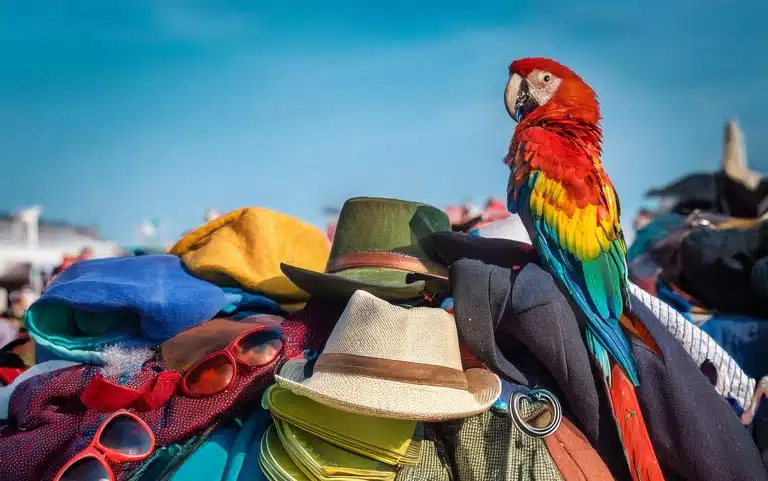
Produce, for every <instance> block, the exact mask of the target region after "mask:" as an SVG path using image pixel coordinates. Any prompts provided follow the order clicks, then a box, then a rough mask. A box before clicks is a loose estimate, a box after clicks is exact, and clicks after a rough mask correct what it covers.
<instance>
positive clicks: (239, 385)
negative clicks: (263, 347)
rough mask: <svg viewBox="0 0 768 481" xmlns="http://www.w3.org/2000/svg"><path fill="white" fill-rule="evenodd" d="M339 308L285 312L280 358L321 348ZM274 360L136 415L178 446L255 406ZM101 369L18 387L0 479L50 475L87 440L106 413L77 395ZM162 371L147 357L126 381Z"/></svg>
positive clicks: (129, 467)
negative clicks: (204, 392)
mask: <svg viewBox="0 0 768 481" xmlns="http://www.w3.org/2000/svg"><path fill="white" fill-rule="evenodd" d="M74 267H76V266H73V268H74ZM343 307H344V306H343V305H342V306H338V305H335V304H333V303H328V302H322V301H319V302H318V301H315V300H310V302H309V303H308V304H307V307H306V308H305V309H303V310H302V311H299V312H296V313H293V314H291V315H290V316H288V317H287V318H286V319H285V321H284V322H283V323H282V324H281V330H282V332H283V335H284V337H285V340H284V348H283V355H284V356H285V357H295V356H298V355H300V354H301V353H302V352H304V350H305V349H314V350H317V349H319V348H320V346H321V345H322V343H323V342H324V340H325V339H326V338H327V336H328V333H329V332H330V330H331V325H332V323H333V322H335V320H336V319H337V318H338V316H339V314H340V310H341V309H343ZM277 364H278V361H276V362H272V363H269V364H267V365H264V366H261V367H251V366H248V365H246V364H242V363H238V366H237V376H235V377H234V378H233V379H232V382H231V384H230V385H229V386H228V387H227V389H226V390H224V391H222V392H219V393H217V394H215V395H211V396H206V397H188V396H185V395H183V394H182V393H179V392H177V393H176V395H175V396H173V397H172V398H170V400H168V402H167V403H166V404H165V405H163V406H162V407H159V408H157V409H153V410H149V411H137V412H136V414H137V415H138V416H139V417H140V418H141V419H143V420H144V421H145V422H146V423H147V424H148V425H149V427H150V428H151V429H152V432H153V433H154V436H155V440H156V443H157V446H158V447H161V446H168V445H171V444H178V443H182V442H184V441H186V440H187V439H189V438H192V437H193V436H196V435H197V434H199V433H201V432H203V431H205V430H206V429H207V428H209V427H210V426H211V425H214V424H216V423H218V422H220V421H222V420H223V419H227V418H228V417H231V416H233V415H234V414H236V413H238V412H240V411H241V410H242V409H244V408H245V407H247V406H251V405H255V404H258V401H259V399H260V397H261V395H262V394H263V391H264V389H265V388H266V387H267V386H268V385H269V384H270V383H272V381H273V379H274V377H273V376H274V369H275V366H276V365H277ZM99 370H100V369H99V366H94V365H81V366H73V367H70V368H67V369H62V370H59V371H55V372H53V373H47V374H44V375H41V376H36V377H35V378H34V379H30V380H28V381H26V382H23V383H21V385H19V386H18V387H17V389H16V390H15V391H14V393H13V396H12V397H11V402H10V408H9V416H8V419H9V422H8V424H7V425H6V426H4V427H2V428H0V429H2V431H1V432H0V459H3V460H6V461H4V462H3V463H0V479H3V480H4V479H13V480H15V481H39V480H40V479H50V478H51V477H53V475H54V474H55V473H56V472H57V471H58V469H59V468H61V466H62V465H63V464H64V463H65V462H67V461H68V460H69V459H71V458H72V456H74V455H75V454H77V452H79V450H82V449H83V448H84V447H85V446H86V445H87V443H88V442H90V440H91V439H92V437H93V430H94V429H95V428H96V427H98V425H99V424H100V423H101V422H102V421H103V420H104V417H105V415H108V413H102V412H99V411H95V410H84V409H83V408H82V403H81V401H80V396H81V394H82V393H83V391H84V390H85V388H86V386H88V384H89V383H90V382H91V381H92V380H93V379H94V377H95V376H96V375H97V374H98V373H99ZM162 372H168V371H164V370H163V367H162V365H161V364H159V363H157V362H154V361H151V362H149V363H147V364H146V365H145V366H144V367H143V369H142V370H141V371H140V372H139V373H137V374H136V375H135V376H132V377H131V379H129V380H128V381H127V382H125V383H124V385H126V386H127V387H132V388H138V387H140V386H143V385H145V384H146V383H148V382H151V381H152V380H153V379H156V378H158V377H159V374H161V373H162ZM40 440H45V443H41V442H40ZM11 459H12V461H11ZM244 463H248V459H246V460H245V461H244ZM138 468H139V464H137V463H115V464H113V465H112V469H113V471H114V472H115V475H116V476H117V479H125V477H127V476H130V475H131V474H132V473H133V471H135V470H137V469H138ZM243 469H245V468H243Z"/></svg>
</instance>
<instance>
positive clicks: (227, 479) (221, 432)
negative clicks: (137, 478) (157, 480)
mask: <svg viewBox="0 0 768 481" xmlns="http://www.w3.org/2000/svg"><path fill="white" fill-rule="evenodd" d="M270 424H271V418H270V417H269V412H268V411H266V410H264V409H263V408H258V409H256V410H255V411H253V412H252V413H251V414H250V415H249V416H248V417H247V418H246V419H245V422H244V423H243V424H242V427H240V425H239V424H238V423H230V424H228V425H226V426H222V427H220V428H219V429H217V430H216V431H214V433H213V434H211V436H210V437H209V438H208V439H207V440H206V441H205V442H204V443H203V444H202V446H200V447H199V448H198V449H197V450H196V451H195V452H194V453H192V454H191V455H190V456H189V457H188V458H187V459H186V460H185V461H184V463H183V464H182V465H181V466H180V467H179V469H178V470H177V471H176V472H175V473H174V474H173V476H172V477H171V478H170V480H171V481H198V480H199V481H218V480H221V481H245V480H248V481H261V480H266V479H267V478H266V476H264V474H263V473H262V471H261V468H260V467H259V441H260V440H261V437H262V436H263V434H264V432H265V431H266V430H267V428H268V427H269V425H270Z"/></svg>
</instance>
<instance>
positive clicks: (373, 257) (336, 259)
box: [280, 197, 451, 301]
mask: <svg viewBox="0 0 768 481" xmlns="http://www.w3.org/2000/svg"><path fill="white" fill-rule="evenodd" d="M450 231H451V223H450V221H449V220H448V216H447V215H446V214H445V212H443V211H442V210H440V209H438V208H437V207H433V206H431V205H427V204H421V203H419V202H408V201H405V200H396V199H380V198H372V197H355V198H353V199H349V200H347V201H346V202H345V203H344V206H343V207H342V208H341V213H340V214H339V221H338V223H337V225H336V233H335V235H334V238H333V246H332V247H331V254H330V257H329V259H328V265H327V266H326V268H325V272H315V271H310V270H307V269H301V268H299V267H295V266H290V265H287V264H281V265H280V268H281V269H282V271H283V273H284V274H285V275H286V276H287V277H288V278H289V279H290V280H291V281H292V282H293V283H294V284H296V285H297V286H299V287H300V288H301V289H303V290H305V291H307V292H309V293H310V294H312V295H315V296H319V297H337V298H346V297H350V296H351V295H352V294H353V293H354V292H355V291H356V290H358V289H362V290H364V291H367V292H369V293H371V294H373V295H374V296H376V297H379V298H381V299H386V300H393V301H394V300H408V299H415V298H417V297H420V296H421V295H422V294H423V293H424V292H433V293H434V292H436V291H437V290H443V289H444V286H445V285H446V279H447V276H448V273H447V269H446V268H445V266H444V264H442V263H441V262H440V260H439V259H440V257H438V256H437V255H436V254H435V253H434V251H433V250H432V248H431V247H430V245H429V244H428V243H427V242H426V237H427V235H429V234H431V233H433V232H450ZM437 286H441V288H440V289H437Z"/></svg>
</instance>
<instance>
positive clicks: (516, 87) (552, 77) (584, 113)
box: [504, 57, 600, 127]
mask: <svg viewBox="0 0 768 481" xmlns="http://www.w3.org/2000/svg"><path fill="white" fill-rule="evenodd" d="M504 103H505V104H506V107H507V112H508V113H509V115H510V117H512V118H513V119H514V120H515V122H517V123H518V127H522V126H523V125H522V124H523V123H525V124H526V126H533V125H536V124H539V123H541V122H543V121H547V120H551V119H553V118H557V117H567V118H568V119H570V120H578V121H582V122H585V123H588V124H597V122H598V121H599V120H600V108H599V105H598V103H597V95H596V94H595V91H594V90H592V88H590V86H589V85H587V83H586V82H584V80H582V79H581V77H579V76H578V75H576V73H574V72H573V71H572V70H571V69H569V68H568V67H566V66H565V65H562V64H560V63H558V62H555V61H554V60H550V59H548V58H541V57H536V58H524V59H520V60H515V61H514V62H512V64H511V65H510V66H509V81H508V82H507V87H506V89H505V90H504Z"/></svg>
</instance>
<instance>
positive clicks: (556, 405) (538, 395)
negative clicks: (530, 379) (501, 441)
mask: <svg viewBox="0 0 768 481" xmlns="http://www.w3.org/2000/svg"><path fill="white" fill-rule="evenodd" d="M521 398H528V399H530V400H533V401H546V402H548V403H549V405H550V407H551V409H552V421H550V423H549V425H547V426H545V427H543V428H537V427H535V426H531V425H530V424H528V423H527V422H526V421H525V419H523V416H522V414H520V399H521ZM509 416H510V417H511V418H512V420H513V421H514V422H515V424H517V427H518V428H519V429H520V431H522V432H523V433H524V434H526V435H527V436H530V437H532V438H546V437H547V436H549V435H551V434H552V433H554V432H555V431H557V428H559V427H560V422H561V421H562V420H563V409H562V407H561V406H560V401H558V400H557V398H556V397H555V396H553V395H552V393H550V392H549V391H546V390H544V389H536V390H532V391H530V395H528V396H526V395H525V394H523V393H521V392H519V391H518V392H513V393H512V395H511V396H510V397H509Z"/></svg>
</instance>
